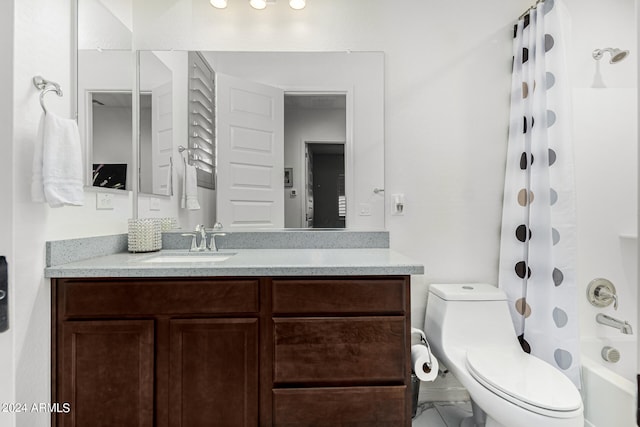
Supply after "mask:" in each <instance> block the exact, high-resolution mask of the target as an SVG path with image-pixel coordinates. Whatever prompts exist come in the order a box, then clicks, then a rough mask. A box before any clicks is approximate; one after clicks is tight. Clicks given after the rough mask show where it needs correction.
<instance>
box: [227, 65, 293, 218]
mask: <svg viewBox="0 0 640 427" xmlns="http://www.w3.org/2000/svg"><path fill="white" fill-rule="evenodd" d="M216 123H217V126H216V136H217V144H216V149H217V155H216V161H217V173H216V176H217V186H216V191H217V197H216V199H217V216H216V221H218V222H220V223H222V225H223V226H224V228H225V229H228V228H246V227H254V228H263V227H264V228H269V227H274V228H282V227H284V191H283V188H284V92H283V91H282V89H280V88H276V87H272V86H266V85H263V84H259V83H255V82H250V81H247V80H243V79H239V78H237V77H232V76H227V75H224V74H219V73H218V74H216Z"/></svg>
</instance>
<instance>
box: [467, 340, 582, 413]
mask: <svg viewBox="0 0 640 427" xmlns="http://www.w3.org/2000/svg"><path fill="white" fill-rule="evenodd" d="M467 368H468V369H469V372H470V373H471V375H472V376H473V377H474V378H475V379H476V380H477V381H478V382H480V383H481V384H482V385H484V386H485V387H487V388H488V389H490V390H491V391H493V392H495V393H496V394H499V395H500V396H502V397H504V398H505V399H508V400H509V401H511V402H512V403H514V404H516V405H520V406H526V408H528V409H530V410H532V411H534V412H538V413H542V412H545V413H546V412H547V411H554V412H566V411H574V410H576V409H579V408H580V407H581V405H582V400H581V397H580V393H579V392H578V389H577V388H576V387H575V385H573V383H572V382H571V381H570V380H569V379H568V378H567V377H566V376H565V375H563V374H562V373H561V372H559V371H558V370H557V369H556V368H554V367H553V366H551V365H550V364H548V363H546V362H544V361H542V360H540V359H538V358H536V357H534V356H531V355H529V354H527V353H525V352H523V351H520V350H519V349H515V350H506V349H501V348H493V349H491V348H489V349H473V350H469V351H468V352H467ZM522 403H525V404H526V405H522ZM559 416H560V417H561V415H559Z"/></svg>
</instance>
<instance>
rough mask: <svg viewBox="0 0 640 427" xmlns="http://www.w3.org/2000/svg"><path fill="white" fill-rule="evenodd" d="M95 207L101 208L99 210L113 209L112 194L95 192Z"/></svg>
mask: <svg viewBox="0 0 640 427" xmlns="http://www.w3.org/2000/svg"><path fill="white" fill-rule="evenodd" d="M96 209H101V210H102V209H103V210H109V209H113V194H111V193H96Z"/></svg>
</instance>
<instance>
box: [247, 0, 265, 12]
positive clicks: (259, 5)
mask: <svg viewBox="0 0 640 427" xmlns="http://www.w3.org/2000/svg"><path fill="white" fill-rule="evenodd" d="M249 4H250V5H251V7H252V8H254V9H259V10H262V9H264V8H265V7H267V0H249Z"/></svg>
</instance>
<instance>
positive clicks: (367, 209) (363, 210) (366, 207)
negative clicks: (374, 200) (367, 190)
mask: <svg viewBox="0 0 640 427" xmlns="http://www.w3.org/2000/svg"><path fill="white" fill-rule="evenodd" d="M358 215H360V216H371V205H370V204H369V203H360V206H359V209H358Z"/></svg>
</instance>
